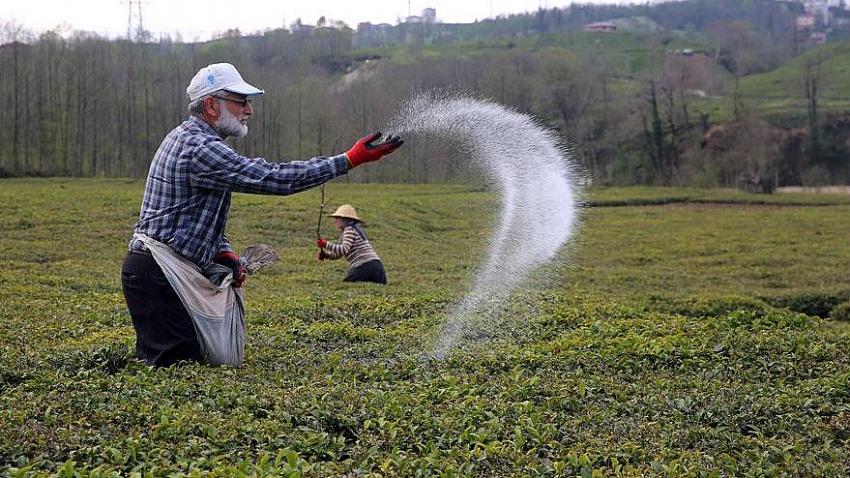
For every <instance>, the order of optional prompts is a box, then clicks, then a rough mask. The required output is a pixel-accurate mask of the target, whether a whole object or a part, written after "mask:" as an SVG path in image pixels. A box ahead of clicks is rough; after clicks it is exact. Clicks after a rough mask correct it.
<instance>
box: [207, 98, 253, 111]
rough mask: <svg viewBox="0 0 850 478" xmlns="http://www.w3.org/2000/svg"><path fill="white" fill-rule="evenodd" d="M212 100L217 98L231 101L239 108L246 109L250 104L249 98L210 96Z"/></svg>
mask: <svg viewBox="0 0 850 478" xmlns="http://www.w3.org/2000/svg"><path fill="white" fill-rule="evenodd" d="M210 96H212V97H213V98H218V99H220V100H226V101H232V102H234V103H236V104H237V105H239V106H241V107H243V108H244V107H246V106H248V105H250V104H251V99H250V98H228V97H226V96H218V95H210Z"/></svg>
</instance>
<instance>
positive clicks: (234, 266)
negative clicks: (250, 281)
mask: <svg viewBox="0 0 850 478" xmlns="http://www.w3.org/2000/svg"><path fill="white" fill-rule="evenodd" d="M213 262H217V263H219V264H221V265H223V266H226V267H229V268H230V269H231V270H232V271H233V287H242V284H243V283H244V282H245V270H244V269H243V268H242V264H240V263H239V256H237V255H236V253H234V252H231V251H219V252H218V254H216V255H215V257H213Z"/></svg>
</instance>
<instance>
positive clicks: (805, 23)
mask: <svg viewBox="0 0 850 478" xmlns="http://www.w3.org/2000/svg"><path fill="white" fill-rule="evenodd" d="M795 25H796V27H797V30H798V31H799V30H814V28H815V16H814V15H813V14H811V13H804V14H802V15H797V21H796V23H795Z"/></svg>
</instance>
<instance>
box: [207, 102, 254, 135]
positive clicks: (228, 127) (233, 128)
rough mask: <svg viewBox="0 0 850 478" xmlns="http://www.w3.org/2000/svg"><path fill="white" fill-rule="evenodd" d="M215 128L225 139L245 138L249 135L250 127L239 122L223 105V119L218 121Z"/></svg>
mask: <svg viewBox="0 0 850 478" xmlns="http://www.w3.org/2000/svg"><path fill="white" fill-rule="evenodd" d="M215 127H216V128H217V129H218V132H219V134H221V135H222V136H224V137H225V138H227V137H229V136H233V137H234V138H244V137H245V136H246V135H247V134H248V125H247V124H245V123H242V122H241V121H239V119H238V118H236V116H235V115H234V114H233V113H231V112H230V110H228V109H227V108H226V107H224V105H222V108H221V117H220V118H219V119H218V121H216V123H215Z"/></svg>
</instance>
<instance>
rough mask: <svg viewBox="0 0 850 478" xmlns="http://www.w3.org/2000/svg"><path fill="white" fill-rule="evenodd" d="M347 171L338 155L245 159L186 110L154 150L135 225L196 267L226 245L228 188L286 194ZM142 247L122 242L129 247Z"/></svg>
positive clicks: (344, 162) (134, 248) (245, 191)
mask: <svg viewBox="0 0 850 478" xmlns="http://www.w3.org/2000/svg"><path fill="white" fill-rule="evenodd" d="M347 171H348V161H347V160H346V158H345V155H344V154H340V155H338V156H332V157H330V158H323V157H318V158H313V159H311V160H309V161H292V162H289V163H270V162H268V161H266V160H265V159H262V158H246V157H244V156H242V155H240V154H239V153H237V152H236V151H234V150H233V148H232V147H230V145H228V144H227V143H225V142H224V140H222V138H221V137H220V136H219V135H218V133H217V132H216V131H215V130H214V129H213V128H212V127H211V126H210V125H208V124H207V123H206V122H204V121H203V120H201V119H200V118H197V117H195V116H191V117H189V119H188V120H186V121H185V122H183V124H181V125H180V126H178V127H176V128H174V129H173V130H172V131H171V132H170V133H168V135H167V136H166V137H165V139H164V140H163V141H162V144H161V145H160V146H159V149H158V150H157V152H156V154H155V155H154V158H153V161H152V162H151V166H150V170H149V171H148V179H147V183H146V184H145V195H144V198H143V199H142V207H141V212H140V213H139V222H137V223H136V229H135V230H136V232H137V233H142V234H146V235H147V236H149V237H152V238H154V239H156V240H158V241H160V242H162V243H165V244H168V246H169V247H171V248H172V249H173V250H174V251H175V252H177V253H178V254H180V255H181V256H183V257H185V258H187V259H189V260H191V261H192V262H194V263H195V264H197V265H198V266H200V267H203V266H205V265H207V264H209V263H210V261H212V258H213V256H215V254H216V253H217V252H219V251H222V250H227V251H232V250H233V249H232V248H231V246H230V244H229V243H228V242H227V239H225V237H224V229H225V225H226V223H227V212H228V210H229V209H230V194H231V192H233V191H236V192H244V193H256V194H293V193H297V192H299V191H303V190H305V189H309V188H311V187H313V186H317V185H319V184H322V183H324V182H325V181H328V180H330V179H333V178H335V177H337V176H339V175H341V174H345V173H346V172H347ZM143 248H144V247H143V245H142V243H141V242H140V241H138V240H134V239H131V240H130V249H131V250H142V249H143Z"/></svg>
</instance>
